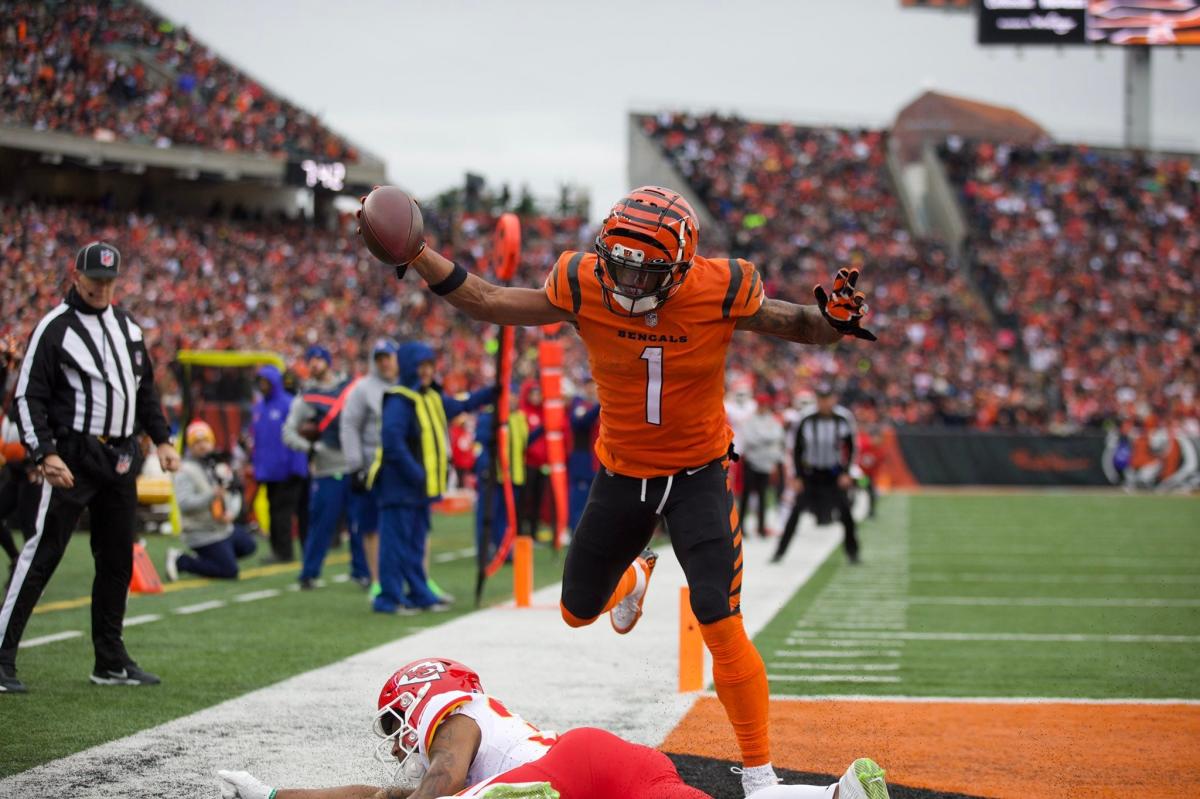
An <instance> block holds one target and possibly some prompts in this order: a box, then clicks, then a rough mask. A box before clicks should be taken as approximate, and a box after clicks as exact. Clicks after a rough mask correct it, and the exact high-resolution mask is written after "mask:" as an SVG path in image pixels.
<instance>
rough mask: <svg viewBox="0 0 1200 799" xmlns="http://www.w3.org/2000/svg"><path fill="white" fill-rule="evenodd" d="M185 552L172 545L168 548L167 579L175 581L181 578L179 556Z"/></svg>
mask: <svg viewBox="0 0 1200 799" xmlns="http://www.w3.org/2000/svg"><path fill="white" fill-rule="evenodd" d="M182 554H183V550H182V549H175V548H174V547H170V548H168V549H167V564H166V568H165V569H164V571H165V572H166V573H167V581H168V582H172V583H173V582H175V581H176V580H178V579H179V556H180V555H182Z"/></svg>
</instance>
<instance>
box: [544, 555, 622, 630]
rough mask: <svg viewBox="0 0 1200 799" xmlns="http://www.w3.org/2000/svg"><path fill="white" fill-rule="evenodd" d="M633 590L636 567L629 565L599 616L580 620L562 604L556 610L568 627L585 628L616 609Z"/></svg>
mask: <svg viewBox="0 0 1200 799" xmlns="http://www.w3.org/2000/svg"><path fill="white" fill-rule="evenodd" d="M635 588H637V566H636V565H631V566H630V567H629V568H628V569H626V570H625V573H624V574H622V575H621V582H619V583H617V589H616V590H615V591H613V593H612V596H610V597H609V598H608V604H607V605H605V606H604V610H602V611H600V614H599V615H597V616H593V617H592V618H590V619H581V618H579V617H578V616H576V615H575V614H574V613H572V612H571V611H569V610H567V607H566V605H564V604H563V603H562V602H559V603H558V609H559V611H560V612H561V613H562V617H563V621H565V622H566V623H567V625H568V626H569V627H586V626H588V625H589V624H591V623H592V622H594V621H595V620H596V619H598V618H600V616H603V615H604V614H605V613H608V612H609V611H610V610H612V609H613V608H614V607H616V604H617V603H618V602H620V601H621V600H622V599H624V598H625V597H627V596H629V592H631V591H632V590H633V589H635Z"/></svg>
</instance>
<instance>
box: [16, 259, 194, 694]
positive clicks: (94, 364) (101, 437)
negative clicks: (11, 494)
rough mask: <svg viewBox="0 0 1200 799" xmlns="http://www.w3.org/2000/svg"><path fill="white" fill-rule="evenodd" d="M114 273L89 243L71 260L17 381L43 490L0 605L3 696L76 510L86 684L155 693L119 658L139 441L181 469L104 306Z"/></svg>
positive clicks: (114, 313) (119, 323)
mask: <svg viewBox="0 0 1200 799" xmlns="http://www.w3.org/2000/svg"><path fill="white" fill-rule="evenodd" d="M120 268H121V254H120V253H119V252H118V251H117V249H116V247H113V246H112V245H111V244H106V243H104V242H99V241H95V242H92V243H91V244H88V245H87V246H85V247H84V248H83V249H81V250H80V251H79V254H78V255H77V256H76V257H75V275H74V285H73V287H72V288H71V290H70V292H69V293H68V294H67V298H66V300H65V301H64V302H63V303H62V304H61V305H59V306H58V307H57V308H55V309H54V310H52V311H51V312H50V313H48V314H46V315H45V316H44V317H42V319H41V321H40V322H38V324H37V326H36V327H35V328H34V330H33V335H32V337H31V338H30V340H29V346H28V348H26V351H25V352H26V354H25V361H24V363H23V364H22V365H21V371H20V373H19V375H18V377H17V385H16V391H15V393H14V407H13V411H14V413H13V416H14V417H15V419H16V422H17V426H18V428H19V429H20V431H21V440H22V442H23V443H24V444H25V447H26V449H28V451H29V452H30V453H31V455H32V457H33V458H34V461H35V462H36V464H37V469H36V475H35V478H36V479H37V480H39V481H40V483H41V485H40V488H39V489H37V490H33V491H29V492H26V493H27V496H28V498H29V499H30V501H31V502H32V503H36V504H35V507H33V508H31V509H29V515H28V516H26V518H32V519H34V524H33V528H32V529H31V530H29V531H28V533H27V540H26V543H25V548H24V549H23V550H22V551H21V555H20V558H19V559H18V561H17V568H16V570H15V572H14V573H13V580H12V584H11V585H10V586H9V589H8V593H7V595H6V596H5V598H4V604H3V606H0V636H2V641H0V693H21V692H24V691H25V686H24V685H23V684H22V683H21V681H20V680H18V679H17V671H16V657H17V646H18V644H19V643H20V641H21V634H22V633H23V632H24V631H25V624H26V623H27V622H28V621H29V616H30V614H32V613H33V608H34V605H36V604H37V601H38V598H39V597H40V596H41V594H42V590H43V589H44V588H45V587H46V583H47V582H49V580H50V577H51V575H53V574H54V569H55V567H57V566H58V562H59V560H60V559H61V558H62V555H63V552H64V551H65V550H66V547H67V544H68V542H69V541H70V539H71V533H72V532H73V530H74V529H75V524H76V523H77V522H78V521H79V516H80V514H81V513H82V512H83V509H84V508H87V509H88V511H90V516H91V545H92V558H93V559H94V560H95V563H96V577H95V579H94V580H93V582H92V644H93V646H94V647H95V650H96V662H95V668H94V669H93V671H92V675H91V680H92V682H93V683H96V684H97V685H154V684H157V683H158V682H159V679H158V677H156V676H154V675H153V674H150V673H148V672H146V671H143V670H142V669H140V668H139V667H138V665H137V663H135V662H134V660H133V658H132V657H130V656H129V653H128V652H127V651H126V650H125V644H124V641H123V640H122V628H123V626H124V621H125V599H126V595H127V594H128V591H129V581H130V577H131V576H132V572H133V541H134V528H135V524H134V511H135V510H136V507H137V475H138V472H139V471H140V470H141V465H142V455H141V450H140V449H139V446H138V441H137V438H136V434H137V433H140V432H145V433H147V434H148V435H149V436H150V438H151V439H152V440H153V441H154V443H155V444H156V445H157V447H158V459H159V461H160V462H161V463H162V466H163V469H165V470H166V471H168V472H173V471H176V470H177V469H178V468H179V454H178V453H177V452H176V451H175V449H174V447H172V446H171V444H170V442H169V440H168V438H169V434H170V431H169V429H168V427H167V422H166V419H165V418H164V417H163V412H162V407H161V405H160V404H159V398H158V391H157V390H156V389H155V387H154V372H153V369H152V368H151V364H150V357H149V354H148V353H147V351H146V344H145V341H144V339H143V336H142V329H141V328H140V327H138V325H137V324H136V323H135V322H134V321H133V320H132V319H131V318H130V317H129V315H128V314H127V313H125V312H124V311H121V310H119V309H117V308H115V307H114V306H113V305H112V299H113V292H114V287H115V286H114V284H115V282H116V278H117V275H118V273H119V272H120Z"/></svg>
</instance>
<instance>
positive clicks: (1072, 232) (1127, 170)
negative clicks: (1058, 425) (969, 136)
mask: <svg viewBox="0 0 1200 799" xmlns="http://www.w3.org/2000/svg"><path fill="white" fill-rule="evenodd" d="M940 154H941V157H942V159H943V161H944V163H945V164H946V166H947V170H948V172H949V174H950V176H951V179H952V181H953V182H954V184H955V185H956V187H957V189H958V190H959V192H960V196H961V201H962V203H963V206H964V209H965V211H966V214H967V220H968V224H969V228H970V238H969V250H970V253H971V257H972V259H973V262H974V268H975V272H976V274H977V275H978V280H979V283H980V286H981V288H982V289H983V292H984V295H985V296H986V297H987V298H988V299H989V301H990V302H991V304H992V306H993V308H994V310H995V312H996V314H997V316H998V317H999V318H1002V319H1005V320H1008V321H1009V322H1010V323H1011V324H1012V325H1013V326H1014V328H1016V329H1017V330H1019V331H1020V340H1021V344H1022V349H1023V350H1024V352H1025V355H1026V361H1027V364H1028V370H1029V372H1031V373H1033V374H1035V375H1038V376H1040V379H1041V381H1042V382H1043V383H1044V385H1045V390H1046V391H1047V393H1048V400H1049V402H1050V403H1051V404H1052V406H1053V407H1054V408H1055V409H1056V410H1059V411H1061V412H1062V413H1063V414H1064V418H1065V421H1066V422H1067V423H1068V424H1077V425H1095V424H1098V423H1100V422H1102V421H1104V420H1106V419H1113V418H1126V419H1128V418H1136V419H1142V418H1145V417H1147V416H1149V415H1154V416H1157V417H1158V418H1160V419H1167V420H1171V421H1172V423H1173V424H1176V425H1179V426H1180V428H1181V430H1182V431H1183V432H1186V433H1187V434H1189V435H1198V434H1200V405H1198V404H1197V396H1196V392H1197V386H1198V385H1200V367H1198V366H1197V364H1198V363H1200V361H1198V360H1197V357H1196V355H1197V352H1198V347H1200V339H1198V338H1197V334H1196V329H1197V324H1198V323H1200V308H1198V306H1197V300H1198V295H1197V281H1196V277H1197V273H1198V270H1200V228H1198V226H1197V222H1200V168H1198V167H1197V165H1196V163H1195V162H1193V161H1191V160H1189V159H1186V158H1180V157H1168V156H1154V155H1149V154H1137V153H1131V152H1100V151H1096V150H1093V149H1091V148H1088V147H1084V146H1068V145H1052V144H1046V145H1043V146H1034V147H1030V146H1024V147H1022V146H1012V145H1004V144H990V143H970V142H964V141H961V140H957V139H951V140H948V141H947V143H946V145H945V146H943V147H942V148H941V150H940Z"/></svg>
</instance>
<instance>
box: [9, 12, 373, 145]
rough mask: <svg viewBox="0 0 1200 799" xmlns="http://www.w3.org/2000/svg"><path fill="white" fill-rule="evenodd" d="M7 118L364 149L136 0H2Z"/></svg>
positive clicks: (121, 134)
mask: <svg viewBox="0 0 1200 799" xmlns="http://www.w3.org/2000/svg"><path fill="white" fill-rule="evenodd" d="M0 124H3V125H9V126H20V127H31V128H34V129H35V130H53V131H61V132H66V133H73V134H77V135H80V136H85V137H88V138H93V137H94V138H97V139H101V140H105V141H114V140H120V141H129V142H134V143H140V144H147V145H153V146H155V147H170V146H172V145H193V146H197V147H205V148H211V149H216V150H222V151H229V152H244V153H257V154H266V155H270V156H274V157H277V158H282V157H285V156H286V157H291V158H296V157H300V156H309V157H318V158H325V159H333V160H339V161H344V162H347V163H353V162H355V161H357V160H358V157H359V156H358V153H357V152H356V151H355V149H354V148H353V147H352V146H351V145H350V144H349V143H348V142H346V141H345V140H344V139H342V138H341V137H339V136H337V135H336V134H334V133H333V132H331V131H330V130H328V129H327V128H326V127H325V126H324V125H322V124H321V122H320V120H319V119H317V118H316V117H315V116H313V115H311V114H309V113H307V112H306V111H304V110H302V109H300V108H298V107H296V106H295V105H293V104H292V103H290V102H288V101H287V100H284V99H283V98H281V97H278V96H276V95H274V94H272V93H271V92H270V91H268V90H267V89H265V88H264V87H263V86H261V85H260V84H258V83H257V82H255V81H254V80H252V79H251V78H249V77H248V76H246V75H245V74H243V73H242V72H240V71H239V70H238V69H237V68H236V67H234V66H232V65H231V64H229V63H228V62H226V61H224V60H222V59H221V58H220V57H219V56H217V55H216V54H215V53H214V52H212V51H211V50H209V49H208V47H206V46H205V45H204V44H203V43H201V42H199V41H197V40H196V39H195V38H193V37H192V36H191V34H189V33H188V31H187V30H186V29H183V28H177V27H175V26H174V25H173V24H172V23H171V22H169V21H168V20H166V19H164V18H162V17H160V16H158V15H157V14H156V13H154V12H153V11H151V10H150V9H149V8H147V7H146V6H144V5H142V4H140V3H137V2H123V3H111V2H106V1H102V2H97V3H43V2H26V1H25V0H4V1H3V2H0Z"/></svg>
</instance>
